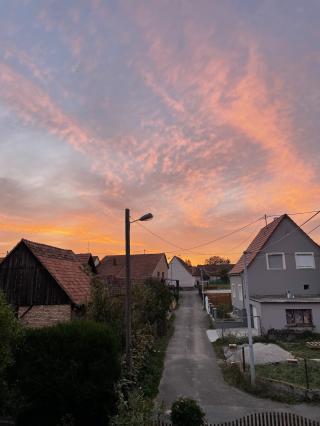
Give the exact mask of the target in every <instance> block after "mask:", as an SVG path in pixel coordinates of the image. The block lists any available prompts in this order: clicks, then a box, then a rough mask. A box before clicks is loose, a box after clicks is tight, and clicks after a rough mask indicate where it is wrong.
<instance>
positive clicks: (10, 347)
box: [0, 292, 22, 415]
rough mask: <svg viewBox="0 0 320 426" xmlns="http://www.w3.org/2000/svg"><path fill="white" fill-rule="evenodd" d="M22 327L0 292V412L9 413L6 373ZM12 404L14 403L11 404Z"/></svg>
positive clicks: (9, 396) (9, 403) (10, 397)
mask: <svg viewBox="0 0 320 426" xmlns="http://www.w3.org/2000/svg"><path fill="white" fill-rule="evenodd" d="M21 335H22V329H21V327H20V324H19V322H18V320H17V319H16V317H15V315H14V312H13V310H12V309H11V308H10V306H9V305H8V304H7V302H6V300H5V298H4V295H3V294H2V292H0V414H2V415H6V414H11V412H10V411H11V408H13V406H12V404H11V403H12V402H13V401H11V400H12V399H14V397H13V395H12V392H11V391H10V390H9V389H8V386H7V381H6V373H7V369H8V367H10V366H11V365H13V363H14V355H13V353H14V350H15V347H16V346H17V345H18V343H19V339H20V337H21ZM13 405H14V404H13Z"/></svg>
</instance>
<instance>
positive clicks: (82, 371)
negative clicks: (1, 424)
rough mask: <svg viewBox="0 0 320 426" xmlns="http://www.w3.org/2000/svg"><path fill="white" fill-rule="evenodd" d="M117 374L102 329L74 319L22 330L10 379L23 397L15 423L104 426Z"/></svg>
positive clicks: (111, 342) (107, 332) (110, 338)
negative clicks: (22, 341) (54, 324)
mask: <svg viewBox="0 0 320 426" xmlns="http://www.w3.org/2000/svg"><path fill="white" fill-rule="evenodd" d="M119 375H120V360H119V350H118V346H117V343H116V339H115V337H114V334H113V332H112V331H111V329H110V328H109V327H107V326H105V325H103V324H98V323H95V322H92V321H84V320H76V321H73V322H69V323H62V324H59V325H57V326H54V327H45V328H42V329H29V330H26V335H25V338H24V343H23V345H22V346H21V347H20V348H19V350H17V352H16V364H15V369H14V370H13V372H12V375H11V380H12V381H15V382H16V383H17V384H18V386H19V390H20V392H21V394H22V396H23V398H24V405H23V407H21V409H20V411H19V413H18V422H17V424H18V425H33V426H38V425H39V426H40V425H41V426H42V425H47V426H51V425H52V426H53V425H57V424H59V423H60V424H66V422H67V420H68V422H69V423H71V421H74V425H89V424H92V425H107V424H108V417H109V416H110V415H111V414H113V413H114V409H115V405H116V396H115V391H114V386H115V383H116V381H117V380H118V378H119ZM71 419H72V420H71Z"/></svg>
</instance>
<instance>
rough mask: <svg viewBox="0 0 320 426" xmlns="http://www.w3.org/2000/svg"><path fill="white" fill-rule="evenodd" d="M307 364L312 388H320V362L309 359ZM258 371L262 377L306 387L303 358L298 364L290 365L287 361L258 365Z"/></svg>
mask: <svg viewBox="0 0 320 426" xmlns="http://www.w3.org/2000/svg"><path fill="white" fill-rule="evenodd" d="M307 366H308V376H309V385H310V388H311V389H320V363H319V362H316V361H308V362H307ZM256 372H257V375H258V376H261V377H265V378H268V379H274V380H278V381H282V382H287V383H291V384H293V385H298V386H302V387H306V376H305V367H304V361H303V360H299V362H298V365H289V364H288V363H286V362H279V363H275V364H265V365H257V366H256Z"/></svg>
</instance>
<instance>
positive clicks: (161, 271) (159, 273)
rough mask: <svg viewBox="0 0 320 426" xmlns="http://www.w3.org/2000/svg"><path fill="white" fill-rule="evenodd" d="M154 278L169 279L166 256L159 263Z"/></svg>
mask: <svg viewBox="0 0 320 426" xmlns="http://www.w3.org/2000/svg"><path fill="white" fill-rule="evenodd" d="M152 276H153V277H155V278H164V279H167V278H168V264H167V261H166V258H165V256H162V257H161V259H160V260H159V263H158V265H157V266H156V268H155V270H154V271H153V274H152Z"/></svg>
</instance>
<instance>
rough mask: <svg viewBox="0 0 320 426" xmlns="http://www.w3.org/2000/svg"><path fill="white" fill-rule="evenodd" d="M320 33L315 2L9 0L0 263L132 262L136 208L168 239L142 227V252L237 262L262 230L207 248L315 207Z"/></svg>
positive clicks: (137, 238)
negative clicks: (128, 216) (2, 259)
mask: <svg viewBox="0 0 320 426" xmlns="http://www.w3.org/2000/svg"><path fill="white" fill-rule="evenodd" d="M319 21H320V2H319V1H318V0H308V1H302V0H299V1H296V0H281V1H279V0H268V1H262V0H261V1H260V0H232V1H231V0H230V1H229V0H219V1H218V0H215V1H214V0H208V1H205V0H199V1H191V0H190V1H183V0H170V1H166V0H157V1H150V0H145V1H142V0H141V1H140V0H134V1H129V0H127V1H121V0H110V1H107V0H104V1H103V0H101V1H99V0H83V1H80V0H75V1H71V0H70V1H49V0H47V1H45V0H42V1H41V0H38V1H36V0H16V1H14V0H10V1H9V0H8V1H4V2H2V3H1V16H0V148H1V155H0V252H1V254H0V256H1V255H3V253H5V252H6V251H7V250H9V249H11V248H12V247H13V245H15V244H16V243H17V242H18V241H19V240H20V239H21V238H22V237H24V238H28V239H31V240H33V241H38V242H44V243H47V244H52V245H56V246H59V247H64V248H70V249H73V250H75V251H78V252H86V251H88V249H90V251H91V252H93V253H94V254H97V255H99V256H100V257H102V256H103V255H106V254H112V253H122V252H123V250H124V242H123V240H124V223H123V222H124V208H125V207H129V208H130V209H131V211H132V217H133V218H136V217H139V216H140V215H142V214H143V213H146V212H149V211H151V212H152V213H153V214H154V220H153V221H150V222H148V223H145V224H144V225H143V226H144V227H146V228H147V229H148V230H149V231H151V232H152V233H155V234H157V235H159V236H161V237H162V238H163V239H164V240H166V241H164V240H163V239H162V240H161V239H160V238H158V237H156V236H155V235H153V234H151V233H150V232H147V231H146V230H145V229H143V228H142V227H141V226H139V224H137V223H136V224H134V225H133V226H132V251H133V252H136V253H137V252H143V251H144V250H146V251H147V252H156V251H166V252H167V253H168V257H171V256H173V255H174V254H176V255H180V256H181V257H183V258H184V259H185V258H189V259H191V260H192V261H193V262H194V263H198V262H202V261H203V260H204V259H205V258H207V257H209V256H210V255H214V254H219V255H224V256H229V257H230V258H231V260H237V258H238V257H239V255H240V253H241V252H242V251H243V249H245V247H246V246H247V245H248V243H249V242H250V239H252V238H253V236H254V235H255V233H256V232H257V231H258V229H259V228H260V227H261V226H263V224H264V221H263V220H262V221H260V222H258V223H256V224H254V225H252V226H250V227H248V228H246V229H245V230H243V231H242V232H239V233H237V234H235V235H232V236H230V237H229V238H226V239H223V240H220V241H218V242H216V243H212V244H208V245H205V246H201V245H202V244H203V243H206V242H208V241H211V240H214V239H216V238H219V237H220V236H223V235H224V234H226V233H229V232H231V231H233V230H234V229H237V228H240V227H241V226H243V225H245V224H247V223H249V222H253V221H254V220H256V219H257V218H259V217H261V216H262V215H264V214H265V213H266V214H270V215H273V214H282V213H285V212H287V213H295V212H309V211H313V210H320V183H319V182H320V140H319V137H320V136H319V135H320V119H319V117H320V26H319ZM310 215H311V214H309V213H308V214H304V215H296V216H293V219H294V220H295V221H296V222H297V223H299V224H300V223H302V222H303V221H304V220H306V219H307V218H308V217H309V216H310ZM319 216H320V215H318V217H317V218H315V219H314V220H313V221H311V222H310V223H308V224H307V225H306V226H305V227H304V229H305V230H306V231H310V230H311V229H313V228H314V227H315V226H316V225H318V224H320V217H319ZM269 220H272V219H271V218H270V219H269ZM310 235H311V236H312V238H314V239H315V240H316V241H317V242H318V243H319V242H320V227H319V228H318V229H317V230H316V231H314V232H313V233H312V234H310ZM169 243H170V244H169ZM195 246H199V247H198V248H196V249H192V250H189V251H188V250H186V249H188V248H190V247H195Z"/></svg>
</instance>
